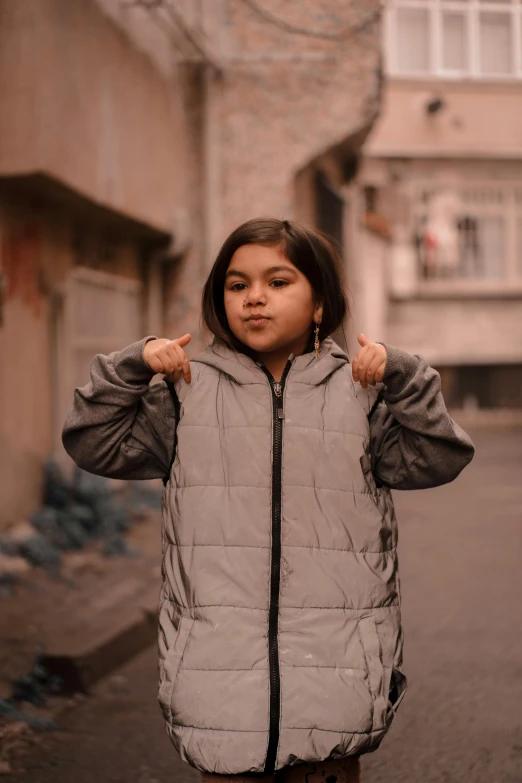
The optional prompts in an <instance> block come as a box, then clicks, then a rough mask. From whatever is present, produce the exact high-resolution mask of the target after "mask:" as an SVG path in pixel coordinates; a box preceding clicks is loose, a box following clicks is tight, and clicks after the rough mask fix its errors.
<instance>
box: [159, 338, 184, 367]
mask: <svg viewBox="0 0 522 783" xmlns="http://www.w3.org/2000/svg"><path fill="white" fill-rule="evenodd" d="M180 350H181V349H180ZM162 359H163V362H164V366H165V372H168V373H169V374H172V373H173V372H180V370H181V359H180V356H179V354H178V352H177V350H176V347H175V345H174V343H169V344H168V345H166V346H165V349H164V351H163V352H162Z"/></svg>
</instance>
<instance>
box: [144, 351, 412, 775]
mask: <svg viewBox="0 0 522 783" xmlns="http://www.w3.org/2000/svg"><path fill="white" fill-rule="evenodd" d="M220 351H221V352H219V351H216V350H213V349H209V350H208V351H206V352H205V353H204V354H202V355H201V356H200V357H198V359H197V360H196V361H195V362H193V380H192V383H191V386H190V388H187V387H186V385H184V384H181V383H180V384H178V393H179V397H180V403H181V415H180V421H179V424H178V429H177V435H178V446H177V454H176V459H175V461H174V465H173V468H172V473H171V477H170V481H169V483H168V484H167V486H166V488H165V494H164V535H163V541H164V552H163V573H164V579H165V585H164V591H163V596H162V604H161V615H160V657H161V664H160V692H159V698H160V703H161V705H162V709H163V713H164V715H165V718H166V720H167V724H168V731H169V734H170V736H171V738H172V740H173V742H174V744H175V745H176V747H177V749H178V751H179V752H180V754H181V757H182V758H183V759H184V760H186V761H188V762H189V763H190V764H191V765H192V766H194V767H197V768H198V769H201V770H203V771H211V772H216V773H219V774H232V773H240V772H245V773H248V772H263V770H264V765H265V760H266V753H267V745H268V736H269V718H270V687H271V686H270V668H269V656H268V611H269V606H270V569H271V562H272V543H273V542H272V540H271V537H272V524H271V503H272V448H273V445H272V433H273V412H272V393H271V388H270V384H269V381H268V379H267V378H266V376H265V375H264V373H263V372H262V370H261V369H260V368H259V367H256V365H255V364H254V362H251V361H250V360H248V359H247V358H246V357H241V360H240V361H234V362H232V361H231V360H230V356H229V355H228V354H227V349H224V348H221V349H220ZM229 353H231V352H229ZM372 395H375V391H374V390H369V391H368V392H366V393H365V394H361V390H360V389H359V390H358V392H357V393H356V391H355V387H354V384H353V382H352V379H351V374H350V367H349V365H348V364H347V361H346V358H345V357H344V358H343V356H342V354H340V356H335V355H334V354H333V353H330V354H328V355H327V356H325V357H324V360H323V361H322V362H313V361H312V359H311V357H310V355H307V356H303V357H297V359H295V360H294V362H293V365H292V368H291V370H290V372H289V375H288V378H287V381H286V386H285V395H284V413H285V418H284V425H283V456H282V512H281V582H280V593H279V625H278V654H279V665H280V672H279V681H280V688H281V709H280V716H279V745H278V751H277V761H276V768H277V769H280V768H282V767H284V766H286V765H289V764H295V763H299V762H305V761H313V760H319V759H325V758H328V757H330V758H338V757H342V756H345V755H349V754H359V753H363V752H365V751H368V750H372V749H374V748H375V747H377V745H378V744H379V743H380V741H381V739H382V737H383V736H384V733H385V731H386V729H387V727H388V726H389V723H390V714H389V709H388V699H387V695H388V691H389V688H390V681H391V675H392V670H393V669H394V668H398V667H400V664H401V655H402V637H401V631H400V614H399V612H400V609H399V603H400V598H399V586H398V580H397V559H396V545H397V529H396V520H395V514H394V510H393V503H392V500H391V496H390V493H389V490H387V489H384V488H381V489H378V488H377V486H376V485H375V482H374V481H373V477H372V475H371V470H369V467H368V466H369V464H370V462H369V453H368V449H369V435H370V433H369V425H368V411H369V410H370V408H371V405H372V402H373V399H374V396H372Z"/></svg>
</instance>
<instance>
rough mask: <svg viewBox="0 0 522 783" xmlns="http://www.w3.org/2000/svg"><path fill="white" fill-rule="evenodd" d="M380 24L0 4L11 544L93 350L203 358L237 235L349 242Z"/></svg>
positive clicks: (323, 0)
mask: <svg viewBox="0 0 522 783" xmlns="http://www.w3.org/2000/svg"><path fill="white" fill-rule="evenodd" d="M380 21H381V14H380V3H379V2H377V0H364V1H363V2H360V3H357V4H354V3H352V2H351V0H342V2H339V0H302V1H300V2H295V3H288V4H284V5H283V6H282V5H281V4H280V3H279V2H277V1H276V0H164V1H163V2H162V1H161V0H160V1H159V2H158V1H157V0H153V1H151V0H135V2H133V1H132V0H85V2H78V3H72V2H70V0H27V2H24V3H20V2H18V0H0V71H1V73H3V74H4V75H5V74H8V78H2V79H0V101H1V104H2V112H1V113H0V362H1V366H2V368H3V370H2V373H1V374H0V496H1V497H2V503H1V505H0V529H2V528H5V527H6V526H10V525H12V524H15V523H17V522H18V521H20V520H21V519H23V518H26V517H27V516H28V515H29V514H30V513H31V512H32V511H34V510H35V509H36V508H37V507H38V506H39V505H40V503H41V497H42V466H43V464H44V462H45V461H46V460H47V459H48V458H49V457H50V456H54V457H56V458H57V459H59V460H60V461H63V462H64V464H65V465H66V455H65V454H64V452H63V449H62V446H61V437H60V436H61V428H62V424H63V419H64V417H65V414H66V411H67V409H68V407H69V405H70V401H71V396H72V391H73V389H74V387H75V386H78V385H84V384H85V383H86V382H87V381H88V367H89V363H90V361H91V359H92V357H93V356H94V354H96V353H109V352H111V351H113V350H116V349H118V348H121V347H123V346H124V345H127V344H129V343H130V342H132V341H134V340H136V339H139V338H140V337H141V336H143V335H145V334H150V333H152V334H161V335H165V336H172V337H174V336H176V335H179V334H180V333H184V332H187V331H189V332H190V333H191V334H193V336H194V340H193V343H192V345H191V350H192V351H195V350H197V349H198V348H200V347H202V346H203V345H204V344H205V342H206V340H207V339H208V338H207V336H206V335H204V334H203V332H202V331H201V328H200V323H199V312H200V308H199V300H200V294H201V288H202V285H203V282H204V280H205V277H206V275H207V273H208V270H209V268H210V265H211V263H212V261H213V258H214V255H215V253H216V252H217V250H218V248H219V245H220V244H221V242H222V241H223V239H224V238H225V237H226V235H227V234H228V233H229V232H230V231H231V230H232V229H233V228H235V227H236V226H237V225H239V224H240V223H241V222H243V221H244V220H246V219H249V218H251V217H255V216H259V215H263V214H265V215H275V216H278V217H289V218H292V217H298V218H300V219H303V220H306V221H307V222H309V223H311V224H313V225H319V226H321V227H322V228H325V229H326V230H328V231H329V232H330V233H331V234H332V235H333V236H334V237H335V238H336V239H337V241H338V242H339V245H340V246H341V247H344V248H345V247H346V238H347V236H348V234H347V232H348V223H347V221H346V215H347V212H346V204H345V202H344V196H343V189H344V188H345V187H346V183H347V182H348V181H350V180H351V179H352V178H353V176H354V174H355V170H356V166H355V162H356V160H357V159H358V156H359V153H360V149H361V146H362V144H363V142H364V140H365V138H366V136H367V135H368V132H369V131H370V129H371V127H372V124H373V122H374V120H375V118H376V116H377V113H378V109H379V104H380V85H381V69H380V40H381V32H380Z"/></svg>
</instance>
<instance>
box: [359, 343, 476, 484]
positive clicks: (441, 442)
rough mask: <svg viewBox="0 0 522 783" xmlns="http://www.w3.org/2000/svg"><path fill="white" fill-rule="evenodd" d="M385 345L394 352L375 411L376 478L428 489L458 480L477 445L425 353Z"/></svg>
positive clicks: (372, 445) (372, 436)
mask: <svg viewBox="0 0 522 783" xmlns="http://www.w3.org/2000/svg"><path fill="white" fill-rule="evenodd" d="M382 345H384V347H385V348H386V351H387V354H388V356H387V360H386V366H385V371H384V378H383V383H384V386H383V387H382V390H381V397H382V401H381V402H379V403H378V404H377V405H376V406H375V408H374V410H373V412H372V414H371V416H370V449H371V455H372V471H373V474H374V476H375V478H376V479H377V481H378V482H380V483H381V484H382V485H384V486H387V487H392V488H394V489H426V488H428V487H436V486H439V485H440V484H446V483H448V482H449V481H453V479H455V478H456V477H457V476H458V475H459V473H460V472H461V471H462V470H463V468H465V466H466V465H467V464H468V463H469V462H471V460H472V458H473V454H474V451H475V450H474V446H473V443H472V442H471V439H470V438H469V436H468V435H467V433H466V432H464V430H463V429H462V428H461V427H459V425H458V424H457V423H456V422H455V421H453V419H452V418H451V417H450V416H449V414H448V411H447V410H446V405H445V404H444V399H443V397H442V393H441V390H440V376H439V374H438V372H437V371H436V370H434V369H433V367H430V366H429V365H428V364H427V363H426V361H425V360H424V359H423V358H422V357H421V356H417V355H411V354H409V353H406V352H405V351H401V350H400V349H399V348H394V347H393V346H391V345H387V344H386V343H382Z"/></svg>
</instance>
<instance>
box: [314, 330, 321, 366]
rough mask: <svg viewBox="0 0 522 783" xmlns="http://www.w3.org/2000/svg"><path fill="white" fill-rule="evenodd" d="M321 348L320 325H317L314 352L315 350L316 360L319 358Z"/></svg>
mask: <svg viewBox="0 0 522 783" xmlns="http://www.w3.org/2000/svg"><path fill="white" fill-rule="evenodd" d="M320 347H321V343H320V342H319V324H316V325H315V340H314V350H315V358H316V359H318V358H319V348H320Z"/></svg>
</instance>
